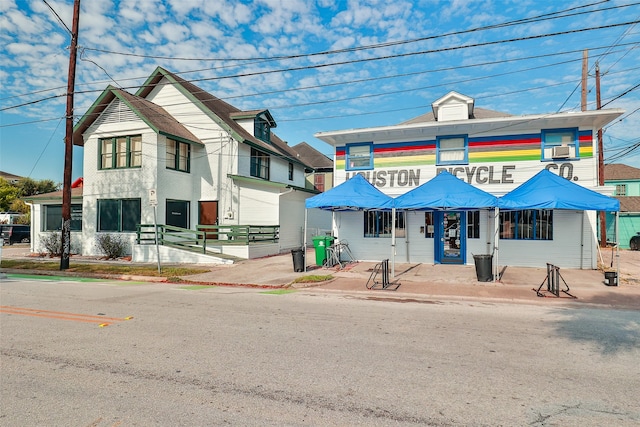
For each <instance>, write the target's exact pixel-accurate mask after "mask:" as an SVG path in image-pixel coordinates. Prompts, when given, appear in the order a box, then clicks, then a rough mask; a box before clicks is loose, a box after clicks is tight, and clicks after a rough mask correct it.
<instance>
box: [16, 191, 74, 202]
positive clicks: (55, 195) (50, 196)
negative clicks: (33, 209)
mask: <svg viewBox="0 0 640 427" xmlns="http://www.w3.org/2000/svg"><path fill="white" fill-rule="evenodd" d="M62 191H63V190H59V191H52V192H51V193H42V194H36V195H35V196H29V197H25V198H24V200H25V201H26V202H29V203H31V202H36V203H42V202H49V201H54V202H58V201H61V200H62ZM82 191H83V188H82V187H75V188H72V189H71V199H72V200H75V201H77V200H80V199H82Z"/></svg>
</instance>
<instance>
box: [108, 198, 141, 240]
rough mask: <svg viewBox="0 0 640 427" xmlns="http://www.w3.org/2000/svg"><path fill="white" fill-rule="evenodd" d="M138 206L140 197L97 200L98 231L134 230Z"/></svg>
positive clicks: (137, 222) (138, 219)
mask: <svg viewBox="0 0 640 427" xmlns="http://www.w3.org/2000/svg"><path fill="white" fill-rule="evenodd" d="M140 206H141V205H140V199H101V200H98V231H117V232H120V231H136V229H137V226H138V224H140V218H141V213H140V212H141V211H140Z"/></svg>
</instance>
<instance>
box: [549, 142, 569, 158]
mask: <svg viewBox="0 0 640 427" xmlns="http://www.w3.org/2000/svg"><path fill="white" fill-rule="evenodd" d="M551 157H552V158H554V159H566V158H568V157H571V148H570V147H569V146H567V145H559V146H557V147H553V148H552V149H551Z"/></svg>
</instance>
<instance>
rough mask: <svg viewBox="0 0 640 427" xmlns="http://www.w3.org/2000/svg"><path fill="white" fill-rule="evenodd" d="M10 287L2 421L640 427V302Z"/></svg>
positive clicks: (36, 284) (4, 319) (2, 296)
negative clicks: (637, 307)
mask: <svg viewBox="0 0 640 427" xmlns="http://www.w3.org/2000/svg"><path fill="white" fill-rule="evenodd" d="M0 300H1V305H2V309H1V310H0V326H1V330H0V332H1V335H0V338H1V339H0V362H1V365H0V369H1V380H2V381H1V383H0V393H1V394H0V402H1V405H2V406H1V411H0V425H2V426H93V427H103V426H178V425H189V426H212V425H243V426H258V425H259V426H268V425H273V426H287V425H290V426H302V425H317V426H347V425H348V426H352V425H380V426H383V425H384V426H387V425H396V426H404V425H426V426H485V425H486V426H498V425H504V426H522V425H531V426H551V425H558V426H560V425H561V426H603V425H616V426H632V425H633V426H636V425H638V424H640V408H639V407H638V400H639V397H640V396H639V394H638V378H640V363H639V362H638V360H640V312H638V311H624V310H604V309H585V308H559V307H555V308H553V307H545V306H540V305H535V306H534V305H531V306H529V305H523V304H518V305H511V304H495V303H486V302H482V301H476V302H473V301H465V302H461V301H433V300H421V299H418V298H416V299H413V298H412V299H405V300H391V299H386V298H376V299H373V298H371V297H370V296H366V295H349V294H335V293H328V292H321V291H313V290H305V291H299V292H293V293H284V294H277V293H275V294H274V293H265V290H256V289H243V288H225V287H220V288H204V289H201V288H186V287H182V286H180V285H168V284H147V283H130V282H126V283H125V282H121V283H117V282H104V281H92V282H73V281H58V280H55V281H44V280H35V279H31V278H16V277H13V276H10V277H9V278H5V279H4V280H2V282H1V283H0ZM130 317H131V318H130ZM127 318H130V319H128V320H125V319H127Z"/></svg>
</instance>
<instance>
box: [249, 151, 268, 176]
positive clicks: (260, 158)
mask: <svg viewBox="0 0 640 427" xmlns="http://www.w3.org/2000/svg"><path fill="white" fill-rule="evenodd" d="M251 176H255V177H256V178H262V179H267V180H268V179H269V155H268V154H265V153H263V152H261V151H258V150H256V149H255V148H252V149H251Z"/></svg>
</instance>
